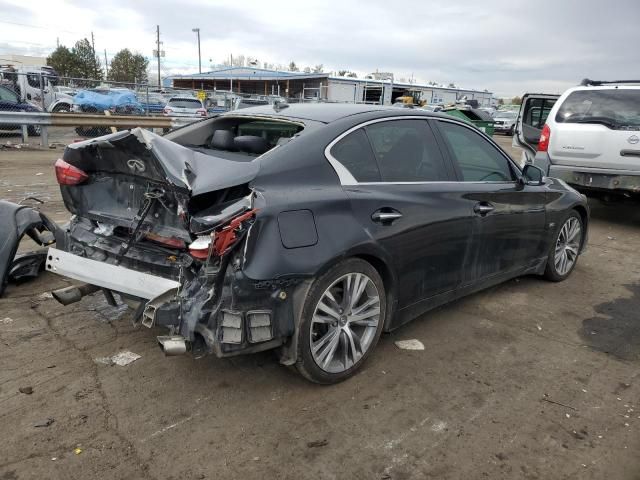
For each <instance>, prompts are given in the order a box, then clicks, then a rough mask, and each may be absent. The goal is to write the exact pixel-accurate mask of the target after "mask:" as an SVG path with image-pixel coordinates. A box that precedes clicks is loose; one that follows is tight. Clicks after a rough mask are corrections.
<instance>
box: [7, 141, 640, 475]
mask: <svg viewBox="0 0 640 480" xmlns="http://www.w3.org/2000/svg"><path fill="white" fill-rule="evenodd" d="M497 140H498V141H499V142H500V143H501V144H504V145H509V144H510V139H508V138H506V137H497ZM2 143H4V142H2ZM60 153H61V150H60V149H53V150H48V151H28V150H20V151H14V150H4V151H0V198H6V199H9V200H13V201H16V200H19V199H20V198H22V197H23V196H25V195H29V194H30V195H37V196H39V197H41V198H43V199H45V200H46V202H47V203H46V204H45V205H44V206H43V207H42V208H43V210H44V211H46V212H47V213H49V214H51V215H52V216H53V217H54V218H55V219H56V220H58V221H64V220H65V219H66V218H67V213H66V211H65V210H64V207H63V205H62V203H61V200H60V196H59V191H58V188H57V186H56V185H55V178H54V176H53V172H52V169H51V165H52V163H53V161H54V160H55V159H56V158H57V157H58V156H60ZM510 153H512V154H513V155H514V156H516V158H518V157H519V154H518V152H515V151H513V150H510ZM40 173H41V174H42V175H39V174H40ZM592 208H593V211H592V225H591V232H590V242H589V249H588V251H587V252H586V253H585V254H584V256H582V257H581V259H580V261H579V263H578V266H577V268H576V270H575V272H574V274H573V275H572V277H571V278H570V279H569V280H567V281H566V282H564V283H560V284H553V283H548V282H545V281H543V280H540V279H538V278H534V277H526V278H521V279H518V280H514V281H511V282H508V283H506V284H504V285H501V286H498V287H495V288H492V289H490V290H487V291H485V292H482V293H479V294H476V295H473V296H471V297H468V298H466V299H463V300H461V301H458V302H455V303H452V304H450V305H448V306H445V307H443V308H440V309H438V310H436V311H434V312H431V313H429V314H428V315H425V316H424V317H422V318H420V319H417V320H416V321H414V322H412V323H410V324H409V325H407V326H405V327H403V328H401V329H399V330H397V331H395V332H394V333H393V334H388V335H384V336H383V337H382V339H381V341H380V344H379V345H378V347H377V349H376V351H375V353H374V355H372V357H371V358H370V360H369V361H368V363H367V364H366V365H365V366H364V368H363V369H362V370H361V372H360V373H359V374H358V375H357V376H356V377H354V378H353V379H351V380H349V381H347V382H345V383H342V384H339V385H334V386H330V387H320V386H317V385H312V384H310V383H308V382H306V381H305V380H303V379H302V378H301V377H300V376H298V375H297V374H295V373H294V372H292V371H291V370H289V369H287V368H284V367H282V366H280V365H279V364H278V363H277V361H276V360H275V359H274V357H273V356H272V355H271V354H269V353H264V354H259V355H253V356H246V357H237V358H234V359H224V360H220V359H216V358H205V359H201V360H193V359H192V358H190V357H187V356H185V357H174V358H165V357H163V355H162V353H161V352H160V350H159V349H158V347H157V346H156V341H155V336H156V335H157V334H158V333H156V332H150V331H148V330H147V329H141V330H135V329H134V328H133V327H132V326H131V323H130V314H129V312H127V311H123V310H122V309H118V308H112V307H109V306H107V305H106V303H105V302H104V300H103V299H102V297H101V296H100V295H96V296H91V297H85V298H84V299H83V300H82V301H81V302H79V303H77V304H75V305H73V306H70V307H62V306H61V305H59V304H57V302H55V301H54V300H52V299H51V298H49V296H48V295H47V292H49V291H50V290H52V289H54V288H58V287H61V286H64V285H65V284H66V283H65V281H64V280H62V279H60V278H57V277H54V276H51V275H49V274H46V273H45V274H43V275H42V276H41V277H40V278H38V279H37V280H35V281H33V282H30V283H27V284H23V285H19V286H13V285H12V286H10V287H9V289H8V291H7V294H6V295H5V297H4V298H3V299H2V300H0V342H1V347H0V365H1V366H2V367H1V368H0V438H2V444H3V446H2V448H0V479H4V480H9V479H31V478H33V479H36V478H37V479H41V478H48V479H65V480H67V479H87V478H100V479H121V478H135V479H137V478H142V479H204V478H210V479H217V478H234V479H235V478H239V479H260V478H283V479H376V478H377V479H424V478H433V479H469V478H474V479H476V478H478V479H480V478H487V479H500V478H505V479H512V478H526V479H534V478H535V479H560V478H562V479H565V478H573V479H603V478H610V479H639V478H640V455H639V453H640V452H639V449H640V435H639V433H638V432H639V431H640V370H639V368H638V367H639V366H640V322H639V319H638V311H639V310H640V279H639V277H640V235H639V233H640V211H639V210H638V208H637V205H614V206H604V205H601V204H598V203H594V204H592ZM23 248H29V245H27V244H26V242H25V245H24V246H23ZM401 339H418V340H420V341H421V342H422V343H423V344H424V345H425V347H426V349H425V350H424V351H405V350H398V349H397V348H396V347H395V346H394V341H396V340H401ZM123 350H130V351H132V352H135V353H136V354H139V355H141V358H139V359H138V360H136V361H135V362H133V363H131V364H129V365H127V366H117V365H112V366H110V365H106V364H105V363H104V362H103V361H102V360H101V359H104V357H109V356H111V355H114V354H116V353H118V352H121V351H123ZM25 387H31V389H32V393H21V391H20V389H22V391H23V392H29V389H25ZM50 421H51V423H50ZM47 423H50V424H49V425H48V426H41V427H37V426H36V425H46V424H47Z"/></svg>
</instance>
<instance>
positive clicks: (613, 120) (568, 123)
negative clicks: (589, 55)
mask: <svg viewBox="0 0 640 480" xmlns="http://www.w3.org/2000/svg"><path fill="white" fill-rule="evenodd" d="M634 84H635V85H634ZM513 144H514V146H518V147H521V148H523V149H524V151H525V157H526V158H525V161H527V162H528V163H535V165H537V166H538V167H540V168H542V169H543V171H544V172H545V173H546V174H547V175H548V176H551V177H555V178H560V179H562V180H564V181H565V182H567V183H569V184H571V185H573V186H574V187H575V188H577V189H578V190H581V191H583V192H584V193H590V194H592V195H600V196H604V195H606V196H611V194H616V195H623V196H626V197H631V196H637V197H638V198H640V81H624V82H596V81H591V80H585V81H583V84H582V86H580V87H574V88H570V89H569V90H567V91H566V92H565V93H563V94H562V95H560V96H559V97H558V96H557V95H544V94H526V95H525V96H524V97H523V101H522V106H521V107H520V113H519V115H518V122H517V124H516V132H515V135H514V139H513Z"/></svg>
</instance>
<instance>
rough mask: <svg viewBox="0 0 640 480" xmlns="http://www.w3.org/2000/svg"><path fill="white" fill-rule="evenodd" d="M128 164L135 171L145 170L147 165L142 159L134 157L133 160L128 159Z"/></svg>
mask: <svg viewBox="0 0 640 480" xmlns="http://www.w3.org/2000/svg"><path fill="white" fill-rule="evenodd" d="M127 166H128V167H129V168H130V169H131V170H132V171H134V172H140V173H142V172H144V171H145V170H146V167H145V166H144V163H142V160H138V159H137V158H132V159H131V160H127Z"/></svg>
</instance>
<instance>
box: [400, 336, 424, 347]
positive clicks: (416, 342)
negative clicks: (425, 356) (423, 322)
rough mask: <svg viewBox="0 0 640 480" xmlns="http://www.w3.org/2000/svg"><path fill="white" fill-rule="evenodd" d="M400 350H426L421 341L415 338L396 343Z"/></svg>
mask: <svg viewBox="0 0 640 480" xmlns="http://www.w3.org/2000/svg"><path fill="white" fill-rule="evenodd" d="M394 343H395V344H396V347H398V348H399V349H400V350H424V345H423V344H422V342H421V341H420V340H416V339H415V338H413V339H411V340H398V341H397V342H394Z"/></svg>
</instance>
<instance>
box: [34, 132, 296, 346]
mask: <svg viewBox="0 0 640 480" xmlns="http://www.w3.org/2000/svg"><path fill="white" fill-rule="evenodd" d="M258 170H259V163H258V162H255V161H244V162H242V161H233V160H228V159H225V158H221V157H218V156H215V153H212V154H207V153H202V152H199V151H196V150H194V149H190V148H187V147H184V146H181V145H178V144H177V143H174V142H172V141H170V140H167V139H165V138H162V137H160V136H157V135H154V134H152V133H150V132H148V131H145V130H142V129H134V130H132V131H130V132H129V131H126V132H118V133H115V134H112V135H107V136H105V137H100V138H97V139H93V140H88V141H85V142H81V143H77V144H73V145H70V146H69V147H67V149H66V150H65V152H64V155H63V158H62V159H60V160H58V162H57V163H56V175H57V178H58V183H60V185H61V192H62V197H63V200H64V203H65V206H66V207H67V209H68V210H69V211H70V212H71V213H72V214H73V217H72V219H71V222H70V225H69V228H68V230H67V232H66V235H65V237H64V240H63V241H60V240H59V241H58V243H57V245H56V248H50V250H49V254H48V257H47V264H46V268H47V270H48V271H50V272H53V273H57V274H60V275H63V276H66V277H69V278H73V279H75V280H78V281H81V282H85V283H86V284H89V285H91V286H93V287H94V288H89V289H87V291H88V292H90V291H94V290H96V289H102V290H103V291H105V293H106V294H107V299H110V297H111V293H112V292H115V293H117V294H118V295H119V296H120V297H121V298H122V300H123V301H124V302H126V303H128V304H129V305H130V306H131V307H132V308H134V310H135V313H134V322H135V323H137V324H140V325H144V326H146V327H149V328H151V327H154V326H162V327H165V328H167V329H168V332H167V335H161V336H159V337H158V342H159V344H160V346H161V347H162V348H163V350H164V351H165V353H167V354H180V353H184V352H185V351H188V350H191V351H193V352H194V353H195V354H203V353H215V354H216V355H218V356H226V355H234V354H237V353H248V352H251V351H259V350H265V349H269V348H273V347H276V346H278V345H280V344H281V343H282V342H283V339H284V338H285V337H286V335H287V334H288V333H289V332H280V331H278V326H277V325H274V322H273V321H272V320H273V318H274V316H276V315H278V314H280V315H282V314H283V313H282V312H280V313H278V310H279V309H282V308H284V307H283V302H282V299H280V298H278V296H277V292H276V294H274V292H273V291H271V290H261V289H260V288H256V285H255V282H252V281H251V280H250V279H248V278H246V277H245V276H244V274H243V272H242V265H243V262H244V261H245V256H246V253H247V252H246V249H245V248H243V246H244V245H246V240H247V237H249V236H250V234H251V229H252V226H253V225H254V222H255V221H256V215H257V212H258V206H257V204H258V203H259V202H260V197H259V194H258V193H257V192H255V191H253V190H252V189H251V188H250V187H249V183H250V182H251V180H253V179H254V178H255V177H256V175H257V173H258ZM65 295H66V296H65ZM81 296H82V292H80V294H78V292H77V291H73V292H71V295H69V292H67V293H66V294H64V293H63V294H60V295H58V297H61V298H62V300H63V301H65V300H69V299H70V300H71V301H73V299H76V298H80V297H81Z"/></svg>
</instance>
